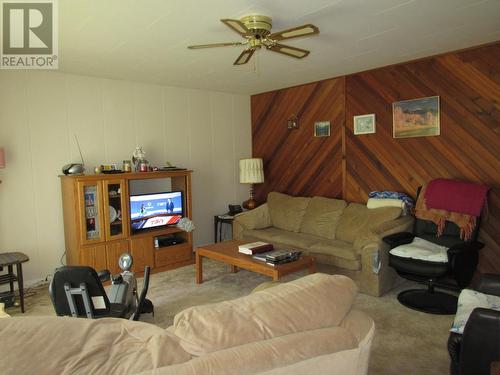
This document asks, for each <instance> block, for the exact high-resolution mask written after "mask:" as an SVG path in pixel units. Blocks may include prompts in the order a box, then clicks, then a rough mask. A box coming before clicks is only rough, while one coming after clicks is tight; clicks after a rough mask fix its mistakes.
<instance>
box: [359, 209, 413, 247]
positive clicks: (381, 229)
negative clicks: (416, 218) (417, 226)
mask: <svg viewBox="0 0 500 375" xmlns="http://www.w3.org/2000/svg"><path fill="white" fill-rule="evenodd" d="M412 226H413V217H411V216H402V217H400V218H398V219H396V220H391V221H387V222H385V223H382V224H379V225H377V226H374V227H371V228H370V229H369V230H368V231H365V232H364V234H360V235H359V236H358V238H356V240H355V241H354V248H355V249H356V250H358V251H359V250H362V249H363V248H364V247H366V246H368V245H370V244H374V245H376V246H377V247H378V246H379V244H380V242H382V240H384V241H385V238H386V237H388V236H389V235H393V234H394V233H396V234H398V233H400V232H401V231H404V230H409V229H410V228H411V227H412ZM409 242H411V241H409ZM391 248H392V247H391Z"/></svg>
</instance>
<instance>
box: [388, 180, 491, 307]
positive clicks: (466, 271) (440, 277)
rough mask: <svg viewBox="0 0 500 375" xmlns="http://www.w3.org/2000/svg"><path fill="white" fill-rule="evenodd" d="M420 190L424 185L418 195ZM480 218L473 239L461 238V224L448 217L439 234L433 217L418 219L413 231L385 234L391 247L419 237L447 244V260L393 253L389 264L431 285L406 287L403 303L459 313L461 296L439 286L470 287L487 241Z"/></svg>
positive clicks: (407, 277)
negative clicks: (482, 240)
mask: <svg viewBox="0 0 500 375" xmlns="http://www.w3.org/2000/svg"><path fill="white" fill-rule="evenodd" d="M419 193H420V188H419V190H418V192H417V195H418V194H419ZM479 225H480V218H478V220H477V224H476V227H475V229H474V232H473V233H472V236H471V239H470V240H468V241H464V240H462V239H461V238H460V228H459V227H458V226H457V225H456V224H454V223H452V222H450V221H446V224H445V227H444V231H443V234H442V235H441V236H439V237H438V236H437V226H436V224H434V223H433V222H432V221H429V220H421V219H418V218H417V219H415V224H414V227H413V232H411V233H410V232H401V233H395V234H392V235H389V236H386V237H384V239H383V240H384V242H386V243H387V244H388V245H389V247H390V249H391V250H392V249H394V248H396V247H397V246H400V245H404V244H409V243H411V242H413V240H414V238H415V237H420V238H423V239H424V240H427V241H430V242H433V243H435V244H437V245H440V246H445V247H447V248H448V250H447V258H448V259H447V262H433V261H429V260H421V259H413V258H408V257H401V256H396V255H393V254H391V253H389V265H390V266H391V267H393V268H394V269H395V270H396V272H397V273H398V274H399V275H400V276H401V277H403V278H406V279H408V280H413V281H418V282H421V283H424V284H426V285H427V289H411V290H405V291H403V292H401V293H400V294H399V295H398V300H399V302H400V303H401V304H403V305H404V306H406V307H409V308H411V309H414V310H418V311H422V312H426V313H430V314H445V315H451V314H455V312H456V311H457V299H458V297H457V296H456V295H453V294H449V293H444V292H441V291H436V290H435V287H440V288H444V289H450V290H454V291H459V290H461V289H463V288H465V287H467V286H468V285H469V283H470V281H471V279H472V276H473V274H474V271H475V269H476V266H477V263H478V259H479V252H478V251H479V250H480V249H481V248H482V247H483V246H484V244H482V243H480V242H477V240H476V239H477V235H478V233H479Z"/></svg>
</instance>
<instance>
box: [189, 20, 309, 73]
mask: <svg viewBox="0 0 500 375" xmlns="http://www.w3.org/2000/svg"><path fill="white" fill-rule="evenodd" d="M221 22H222V23H224V24H225V25H226V26H228V27H229V28H230V29H232V30H233V31H235V32H237V33H238V34H239V35H240V36H242V37H243V38H245V40H244V41H242V42H230V43H212V44H199V45H194V46H188V48H190V49H199V48H212V47H223V46H237V45H247V49H245V50H244V51H243V52H242V53H241V54H240V55H239V56H238V58H237V59H236V61H235V62H234V63H233V64H234V65H243V64H246V63H247V62H248V61H249V60H250V58H251V57H252V55H253V54H254V52H255V51H256V50H257V49H260V48H261V47H262V46H265V47H266V48H267V49H268V50H270V51H273V52H278V53H281V54H283V55H287V56H291V57H294V58H297V59H302V58H304V57H306V56H307V55H309V53H310V52H309V51H308V50H305V49H301V48H296V47H292V46H288V45H283V44H279V43H277V41H281V40H284V39H291V38H298V37H302V36H311V35H315V34H319V29H318V28H317V27H316V26H314V25H312V24H306V25H302V26H297V27H293V28H290V29H287V30H282V31H279V32H276V33H272V34H271V28H272V26H273V21H272V18H271V17H267V16H262V15H259V14H252V15H249V16H246V17H243V18H241V19H239V20H235V19H230V18H223V19H221Z"/></svg>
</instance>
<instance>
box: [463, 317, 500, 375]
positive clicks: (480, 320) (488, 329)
mask: <svg viewBox="0 0 500 375" xmlns="http://www.w3.org/2000/svg"><path fill="white" fill-rule="evenodd" d="M498 342H500V311H496V310H492V309H486V308H481V307H478V308H475V309H474V310H473V311H472V313H471V315H470V317H469V319H468V320H467V323H466V325H465V328H464V333H463V335H462V344H461V348H460V359H459V367H460V371H459V372H460V374H463V375H467V374H471V375H472V374H489V373H490V365H491V362H493V361H499V360H500V345H498Z"/></svg>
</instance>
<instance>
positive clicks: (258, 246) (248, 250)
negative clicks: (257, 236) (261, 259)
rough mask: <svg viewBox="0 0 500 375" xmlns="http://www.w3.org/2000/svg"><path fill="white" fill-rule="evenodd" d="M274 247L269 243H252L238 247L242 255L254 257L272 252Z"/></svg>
mask: <svg viewBox="0 0 500 375" xmlns="http://www.w3.org/2000/svg"><path fill="white" fill-rule="evenodd" d="M273 249H274V246H273V245H272V244H270V243H267V242H261V241H257V242H250V243H245V244H243V245H239V246H238V251H239V252H240V253H242V254H248V255H254V254H260V253H265V252H268V251H272V250H273Z"/></svg>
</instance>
